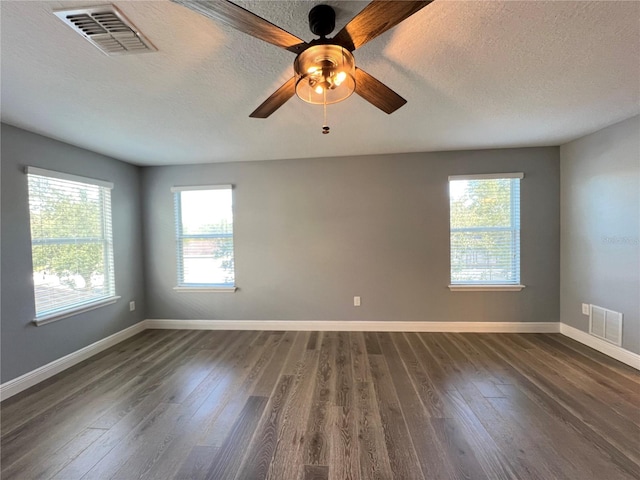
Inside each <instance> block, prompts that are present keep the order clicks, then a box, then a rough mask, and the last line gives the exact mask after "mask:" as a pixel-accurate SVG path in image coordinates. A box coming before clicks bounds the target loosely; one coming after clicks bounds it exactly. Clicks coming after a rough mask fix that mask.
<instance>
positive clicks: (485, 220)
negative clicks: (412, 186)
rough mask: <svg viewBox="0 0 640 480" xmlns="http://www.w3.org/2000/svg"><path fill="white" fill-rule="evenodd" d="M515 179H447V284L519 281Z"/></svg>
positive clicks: (503, 176) (494, 176)
mask: <svg viewBox="0 0 640 480" xmlns="http://www.w3.org/2000/svg"><path fill="white" fill-rule="evenodd" d="M521 178H523V174H521V173H508V174H490V175H466V176H452V177H449V206H450V240H451V284H453V285H455V284H458V285H460V284H463V285H467V284H471V285H473V284H477V285H501V284H503V285H517V284H519V283H520V179H521Z"/></svg>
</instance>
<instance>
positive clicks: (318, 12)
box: [309, 5, 336, 37]
mask: <svg viewBox="0 0 640 480" xmlns="http://www.w3.org/2000/svg"><path fill="white" fill-rule="evenodd" d="M335 27H336V12H335V10H333V8H331V7H330V6H329V5H316V6H315V7H313V8H312V9H311V11H310V12H309V29H310V30H311V32H312V33H313V34H314V35H317V36H319V37H326V36H327V35H329V34H330V33H331V32H333V29H334V28H335Z"/></svg>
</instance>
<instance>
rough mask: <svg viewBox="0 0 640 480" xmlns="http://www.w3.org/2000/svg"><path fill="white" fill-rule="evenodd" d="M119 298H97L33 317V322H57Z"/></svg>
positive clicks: (108, 303) (42, 323)
mask: <svg viewBox="0 0 640 480" xmlns="http://www.w3.org/2000/svg"><path fill="white" fill-rule="evenodd" d="M120 298H122V297H108V298H103V299H101V300H97V301H95V302H91V303H85V304H84V305H80V306H78V307H74V308H72V309H70V310H63V311H61V312H56V313H52V314H50V315H44V316H42V317H39V318H35V319H34V320H33V323H35V324H36V325H37V326H38V327H40V326H42V325H46V324H47V323H51V322H57V321H58V320H62V319H63V318H68V317H73V316H74V315H79V314H81V313H85V312H89V311H91V310H95V309H96V308H100V307H104V306H106V305H111V304H112V303H116V302H117V301H118V300H120Z"/></svg>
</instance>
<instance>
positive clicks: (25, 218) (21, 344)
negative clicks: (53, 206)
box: [0, 124, 145, 382]
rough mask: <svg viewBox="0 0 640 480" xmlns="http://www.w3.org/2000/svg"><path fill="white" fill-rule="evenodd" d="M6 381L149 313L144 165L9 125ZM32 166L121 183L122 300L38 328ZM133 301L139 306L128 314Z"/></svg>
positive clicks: (116, 202) (118, 274)
mask: <svg viewBox="0 0 640 480" xmlns="http://www.w3.org/2000/svg"><path fill="white" fill-rule="evenodd" d="M1 134H2V151H1V157H0V158H1V172H2V195H1V209H2V219H1V225H0V227H1V229H2V243H1V251H0V256H1V263H2V268H1V271H0V274H1V281H2V295H1V297H2V298H1V334H2V368H1V381H2V382H6V381H8V380H11V379H13V378H15V377H18V376H20V375H21V374H23V373H26V372H29V371H31V370H33V369H35V368H38V367H40V366H42V365H44V364H46V363H49V362H51V361H53V360H56V359H58V358H60V357H63V356H64V355H67V354H69V353H71V352H74V351H76V350H78V349H80V348H82V347H85V346H87V345H89V344H91V343H93V342H95V341H97V340H100V339H102V338H104V337H107V336H108V335H111V334H113V333H115V332H118V331H119V330H122V329H124V328H126V327H129V326H131V325H133V324H135V323H136V322H139V321H140V320H142V319H144V318H145V303H144V287H143V261H142V236H141V232H142V229H141V224H140V214H141V202H140V171H139V169H138V168H137V167H134V166H132V165H128V164H126V163H123V162H119V161H117V160H113V159H111V158H108V157H104V156H102V155H98V154H96V153H93V152H89V151H87V150H83V149H80V148H76V147H73V146H71V145H67V144H65V143H61V142H57V141H55V140H51V139H49V138H45V137H42V136H40V135H36V134H33V133H29V132H26V131H24V130H21V129H18V128H15V127H11V126H8V125H5V124H3V125H2V130H1ZM27 165H32V166H37V167H42V168H48V169H51V170H58V171H61V172H67V173H71V174H76V175H83V176H87V177H94V178H98V179H102V180H108V181H111V182H114V184H115V188H114V190H113V195H112V197H113V199H112V209H113V241H114V262H115V265H114V267H115V280H116V293H117V294H118V295H121V296H122V298H121V299H120V300H119V301H118V302H117V303H115V304H113V305H108V306H105V307H102V308H99V309H96V310H92V311H90V312H87V313H84V314H80V315H76V316H73V317H69V318H65V319H63V320H60V321H57V322H54V323H50V324H47V325H43V326H40V327H36V326H35V325H34V324H33V323H32V320H33V318H34V316H35V305H34V299H33V283H32V270H31V268H32V266H31V237H30V233H29V229H30V227H29V205H28V191H27V176H26V175H25V174H24V167H25V166H27ZM129 300H135V301H136V311H135V312H129Z"/></svg>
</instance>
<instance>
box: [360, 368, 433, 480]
mask: <svg viewBox="0 0 640 480" xmlns="http://www.w3.org/2000/svg"><path fill="white" fill-rule="evenodd" d="M369 365H370V366H371V376H372V378H373V386H374V389H375V392H376V397H377V399H378V410H379V412H380V420H381V423H382V428H383V430H384V436H385V442H386V445H387V452H388V454H389V464H390V465H391V471H392V472H393V475H394V477H395V478H402V479H404V480H414V479H417V480H424V478H425V477H424V475H423V474H422V471H421V469H420V468H419V467H418V465H419V462H418V459H417V455H416V451H415V449H414V447H413V443H412V441H411V437H410V435H409V432H408V430H407V425H406V423H405V419H404V417H403V416H402V410H401V409H400V405H399V401H398V397H397V395H396V392H395V389H394V387H393V382H392V381H391V378H390V373H389V370H388V368H387V365H386V363H385V361H384V357H383V356H382V355H369Z"/></svg>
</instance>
